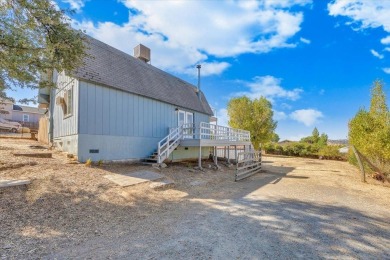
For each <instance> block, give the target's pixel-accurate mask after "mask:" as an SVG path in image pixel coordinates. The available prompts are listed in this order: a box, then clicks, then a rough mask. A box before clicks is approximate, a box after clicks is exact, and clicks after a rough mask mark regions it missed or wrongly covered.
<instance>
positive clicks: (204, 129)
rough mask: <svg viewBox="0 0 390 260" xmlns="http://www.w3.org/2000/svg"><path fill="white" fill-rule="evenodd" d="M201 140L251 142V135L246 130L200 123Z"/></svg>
mask: <svg viewBox="0 0 390 260" xmlns="http://www.w3.org/2000/svg"><path fill="white" fill-rule="evenodd" d="M199 135H200V138H199V139H209V140H225V141H233V142H234V141H236V142H237V141H247V142H249V141H250V140H251V133H250V132H249V131H246V130H242V129H237V128H231V127H226V126H220V125H214V124H209V123H205V122H201V123H200V127H199Z"/></svg>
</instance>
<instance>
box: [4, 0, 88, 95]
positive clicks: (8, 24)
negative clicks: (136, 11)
mask: <svg viewBox="0 0 390 260" xmlns="http://www.w3.org/2000/svg"><path fill="white" fill-rule="evenodd" d="M83 39H84V34H83V32H82V31H76V30H74V29H72V28H71V27H70V18H69V17H68V16H67V15H66V11H64V10H59V9H58V7H56V6H55V4H53V2H52V1H50V0H0V98H5V97H6V93H5V91H6V90H15V89H17V88H26V87H27V88H38V87H46V86H51V82H49V81H47V80H46V81H45V80H41V74H40V73H42V72H47V71H51V70H53V69H56V70H57V71H66V72H70V71H72V70H74V69H75V68H77V67H78V66H80V65H81V64H82V60H83V57H84V55H85V46H84V44H83ZM25 101H26V100H25Z"/></svg>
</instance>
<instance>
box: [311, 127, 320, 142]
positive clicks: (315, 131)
mask: <svg viewBox="0 0 390 260" xmlns="http://www.w3.org/2000/svg"><path fill="white" fill-rule="evenodd" d="M311 136H312V137H313V143H315V144H316V143H318V141H319V140H320V132H318V129H317V127H314V129H313V132H312V133H311Z"/></svg>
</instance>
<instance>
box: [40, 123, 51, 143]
mask: <svg viewBox="0 0 390 260" xmlns="http://www.w3.org/2000/svg"><path fill="white" fill-rule="evenodd" d="M38 142H41V143H44V144H49V119H48V118H47V117H41V118H40V119H39V128H38Z"/></svg>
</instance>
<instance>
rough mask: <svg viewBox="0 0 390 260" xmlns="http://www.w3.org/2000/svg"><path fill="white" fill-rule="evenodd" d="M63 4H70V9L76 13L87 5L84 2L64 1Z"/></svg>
mask: <svg viewBox="0 0 390 260" xmlns="http://www.w3.org/2000/svg"><path fill="white" fill-rule="evenodd" d="M62 2H64V3H67V4H69V5H70V8H71V9H75V10H76V11H79V10H80V9H81V8H83V7H84V5H85V1H84V0H62Z"/></svg>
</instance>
